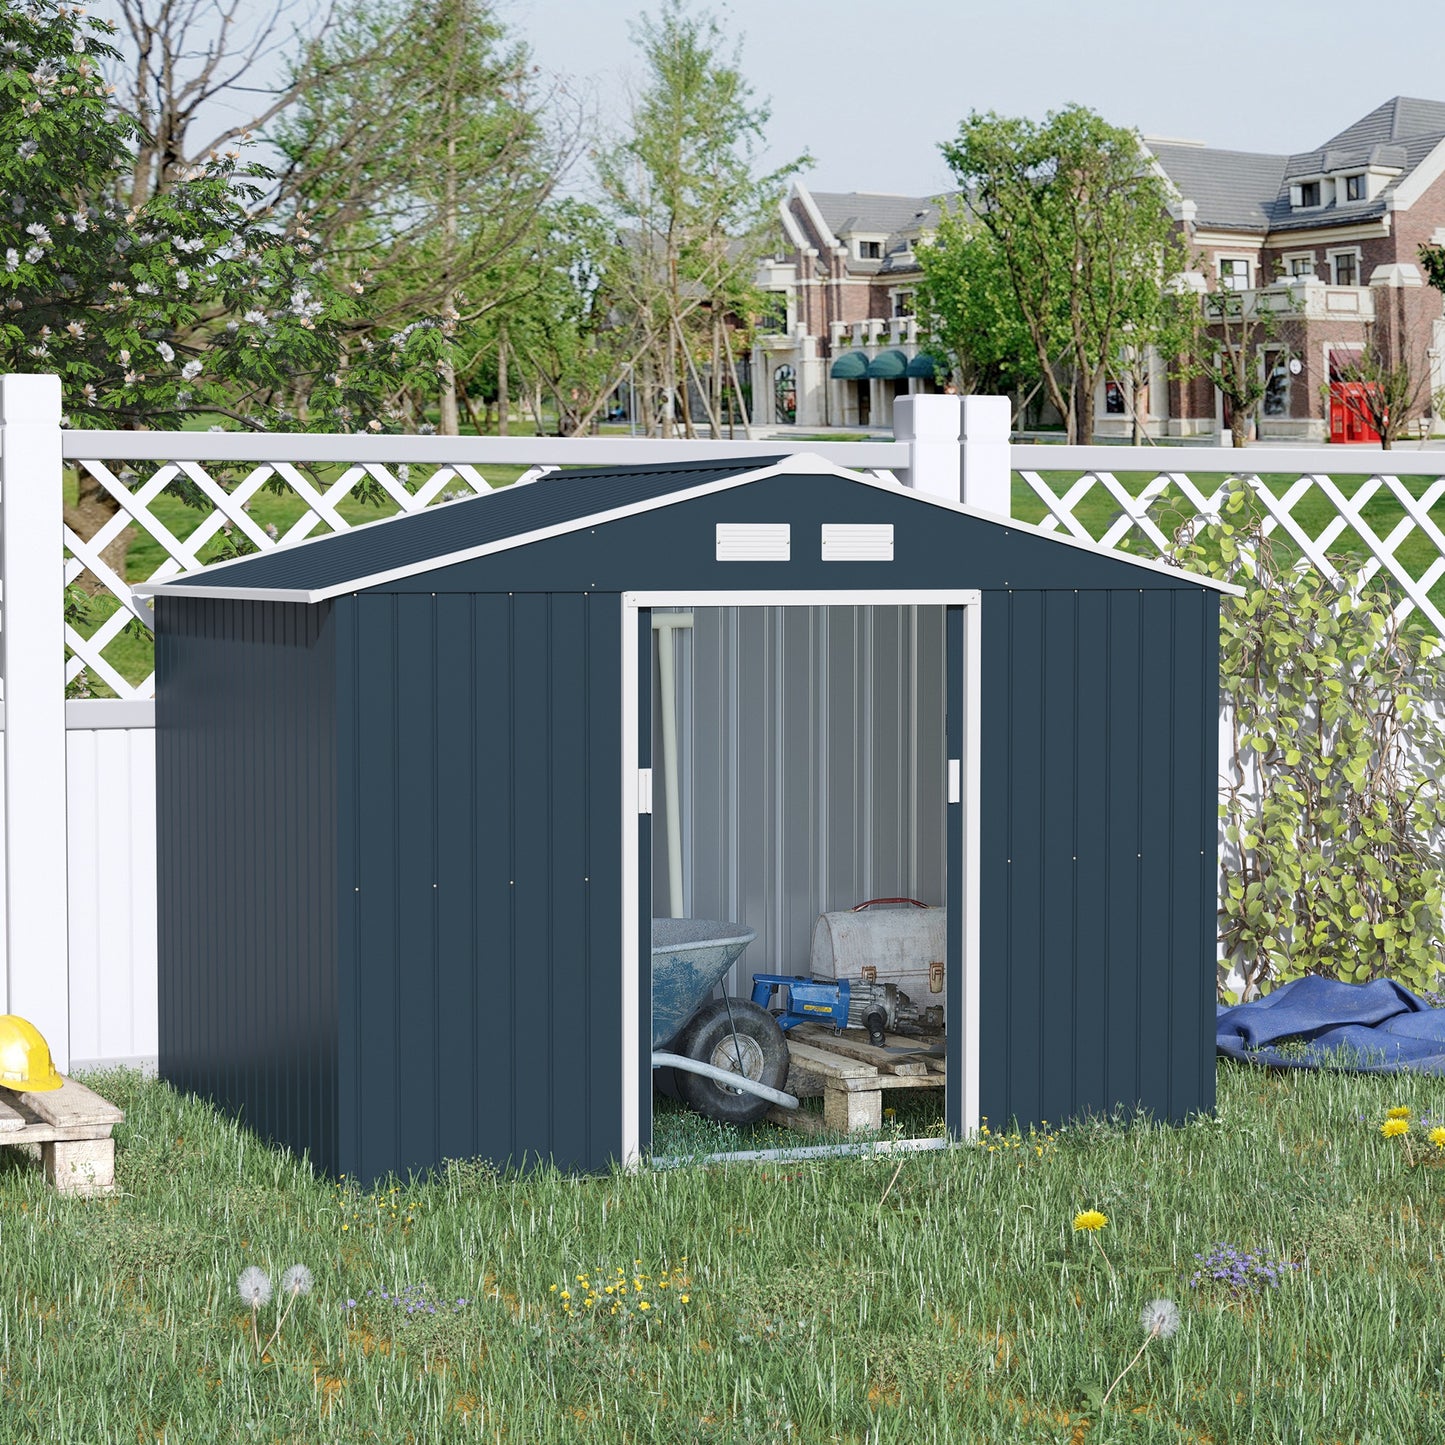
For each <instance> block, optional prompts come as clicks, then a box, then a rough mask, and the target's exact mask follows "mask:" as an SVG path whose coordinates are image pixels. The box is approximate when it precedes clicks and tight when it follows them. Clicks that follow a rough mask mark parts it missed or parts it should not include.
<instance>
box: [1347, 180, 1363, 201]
mask: <svg viewBox="0 0 1445 1445" xmlns="http://www.w3.org/2000/svg"><path fill="white" fill-rule="evenodd" d="M1345 199H1346V200H1347V201H1363V200H1364V199H1365V178H1364V176H1346V177H1345Z"/></svg>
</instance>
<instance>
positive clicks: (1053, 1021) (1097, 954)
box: [980, 589, 1219, 1122]
mask: <svg viewBox="0 0 1445 1445" xmlns="http://www.w3.org/2000/svg"><path fill="white" fill-rule="evenodd" d="M1217 609H1218V596H1217V594H1215V593H1212V592H1206V591H1203V590H1197V591H1196V590H1183V589H1181V590H1173V591H1138V592H1135V591H1125V590H1122V589H1120V590H1118V591H1113V592H1096V591H1079V592H1074V591H1065V590H1059V591H1012V592H987V593H985V594H984V597H983V646H982V667H983V679H982V682H983V692H984V712H983V738H982V747H983V769H982V799H981V805H982V815H981V826H982V835H983V851H982V860H981V893H982V911H981V916H980V928H981V938H980V947H981V955H982V975H981V1001H980V1003H981V1011H982V1017H983V1019H984V1021H985V1027H984V1028H983V1030H982V1035H981V1039H982V1054H981V1099H982V1110H983V1112H984V1113H985V1114H986V1115H988V1117H989V1118H990V1119H993V1120H996V1121H1000V1122H1002V1121H1005V1120H1008V1119H1010V1118H1014V1117H1016V1118H1018V1119H1020V1120H1022V1121H1025V1122H1036V1121H1039V1120H1043V1119H1047V1120H1051V1121H1054V1122H1060V1121H1063V1120H1066V1119H1069V1118H1071V1117H1074V1116H1076V1115H1079V1114H1081V1113H1085V1112H1088V1111H1101V1110H1107V1109H1108V1108H1110V1107H1111V1106H1112V1105H1114V1104H1123V1105H1125V1106H1126V1107H1132V1106H1133V1105H1134V1104H1135V1103H1143V1104H1145V1105H1146V1106H1147V1107H1148V1108H1149V1109H1151V1110H1152V1111H1153V1112H1154V1114H1155V1115H1156V1116H1165V1117H1168V1118H1170V1119H1175V1120H1178V1119H1181V1118H1183V1117H1184V1116H1185V1115H1187V1114H1188V1113H1190V1112H1191V1111H1193V1110H1196V1109H1207V1108H1210V1107H1212V1105H1213V1102H1214V1036H1213V1030H1212V1025H1211V1021H1212V1019H1213V1014H1214V969H1213V962H1214V928H1215V920H1214V909H1215V871H1214V870H1215V851H1214V850H1215V836H1216V833H1215V830H1216V818H1215V815H1214V810H1213V801H1214V798H1215V772H1216V759H1215V748H1214V741H1215V726H1216V723H1215V717H1216V708H1217V705H1218V687H1219V681H1218V679H1219V659H1218V640H1217V633H1216V630H1215V629H1216V619H1217Z"/></svg>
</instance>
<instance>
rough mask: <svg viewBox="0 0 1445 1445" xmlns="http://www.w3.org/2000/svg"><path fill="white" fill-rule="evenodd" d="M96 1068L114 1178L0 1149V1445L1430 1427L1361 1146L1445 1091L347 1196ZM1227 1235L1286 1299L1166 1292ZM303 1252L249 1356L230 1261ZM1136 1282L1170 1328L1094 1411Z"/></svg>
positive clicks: (1127, 1322)
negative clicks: (843, 1153) (104, 1190)
mask: <svg viewBox="0 0 1445 1445" xmlns="http://www.w3.org/2000/svg"><path fill="white" fill-rule="evenodd" d="M88 1082H90V1083H91V1084H92V1086H93V1087H97V1088H99V1089H100V1090H101V1091H102V1092H104V1093H105V1094H107V1095H108V1096H109V1097H111V1098H112V1099H114V1100H115V1101H116V1102H117V1103H119V1104H121V1105H122V1106H123V1107H124V1108H125V1110H126V1111H127V1122H126V1123H125V1124H124V1125H123V1126H122V1127H121V1128H120V1130H119V1131H118V1140H119V1145H118V1149H117V1158H116V1165H117V1170H116V1174H117V1180H118V1182H119V1184H120V1186H121V1189H122V1191H123V1192H121V1193H120V1194H119V1195H117V1196H114V1197H111V1198H108V1199H99V1200H94V1201H85V1200H74V1199H61V1198H59V1197H57V1196H55V1195H54V1194H53V1193H51V1192H50V1191H48V1190H47V1188H46V1187H45V1186H44V1184H43V1181H42V1178H41V1175H40V1171H39V1168H38V1166H36V1165H35V1164H33V1163H32V1162H30V1161H28V1160H25V1159H23V1158H21V1157H20V1156H19V1155H18V1153H17V1151H14V1150H0V1438H3V1439H4V1440H5V1441H6V1442H7V1445H19V1442H30V1441H35V1442H40V1441H44V1442H66V1445H69V1442H87V1445H89V1442H111V1441H117V1442H119V1441H124V1442H127V1445H130V1442H133V1441H137V1440H142V1441H166V1442H176V1445H200V1442H210V1441H235V1440H242V1441H268V1442H270V1441H278V1442H280V1441H284V1442H292V1441H337V1442H348V1445H349V1442H354V1441H363V1440H377V1441H388V1442H390V1441H408V1440H414V1441H450V1440H467V1441H471V1440H477V1441H494V1440H506V1441H517V1442H547V1441H559V1442H560V1441H607V1442H613V1441H634V1440H636V1441H658V1442H676V1441H685V1442H689V1445H691V1442H698V1445H705V1442H724V1441H725V1442H730V1445H760V1442H782V1441H791V1442H807V1445H813V1442H830V1441H847V1442H857V1445H867V1442H878V1445H881V1442H885V1441H900V1442H908V1445H915V1442H924V1441H940V1442H942V1441H949V1442H955V1441H956V1442H963V1441H996V1442H1000V1445H1018V1442H1034V1441H1040V1442H1043V1441H1049V1442H1053V1441H1057V1442H1070V1445H1073V1442H1081V1441H1088V1442H1104V1441H1110V1442H1113V1441H1139V1442H1143V1441H1150V1442H1153V1441H1158V1442H1165V1441H1168V1442H1184V1441H1191V1442H1204V1441H1210V1442H1215V1445H1225V1442H1242V1441H1259V1442H1269V1445H1279V1442H1282V1441H1298V1442H1302V1445H1317V1442H1324V1441H1351V1442H1353V1441H1360V1442H1363V1441H1367V1440H1368V1441H1380V1442H1387V1441H1388V1442H1393V1441H1434V1440H1442V1439H1445V1392H1442V1389H1441V1385H1442V1370H1445V1311H1442V1309H1441V1308H1440V1300H1441V1283H1442V1279H1441V1276H1442V1270H1445V1263H1442V1255H1445V1191H1442V1185H1445V1172H1442V1171H1441V1170H1438V1169H1436V1168H1435V1167H1434V1165H1435V1160H1434V1158H1433V1157H1431V1158H1427V1159H1426V1160H1424V1161H1423V1162H1421V1163H1420V1164H1419V1165H1418V1166H1417V1167H1415V1168H1414V1169H1411V1168H1410V1167H1409V1166H1408V1163H1407V1158H1406V1155H1405V1153H1404V1151H1403V1149H1402V1147H1401V1144H1402V1141H1401V1140H1399V1139H1387V1138H1385V1137H1383V1136H1382V1134H1381V1132H1380V1123H1381V1121H1382V1120H1383V1118H1384V1115H1385V1110H1386V1109H1387V1108H1388V1107H1390V1106H1394V1105H1402V1104H1403V1105H1411V1106H1413V1108H1414V1110H1415V1118H1414V1129H1413V1133H1414V1136H1415V1137H1417V1138H1418V1136H1419V1134H1420V1130H1421V1126H1422V1124H1423V1122H1424V1116H1426V1115H1428V1114H1429V1113H1430V1112H1431V1111H1434V1112H1436V1113H1440V1112H1442V1110H1445V1102H1442V1098H1441V1094H1442V1089H1441V1084H1440V1083H1439V1082H1438V1081H1434V1080H1428V1079H1398V1080H1389V1079H1376V1078H1366V1077H1359V1076H1347V1075H1338V1076H1336V1075H1329V1074H1306V1073H1298V1074H1276V1075H1271V1074H1267V1073H1265V1072H1263V1071H1259V1070H1251V1069H1247V1068H1244V1067H1241V1066H1237V1065H1234V1064H1230V1063H1227V1062H1226V1063H1223V1064H1221V1067H1220V1071H1219V1084H1220V1111H1219V1118H1218V1121H1217V1122H1216V1121H1213V1120H1201V1121H1198V1122H1195V1123H1192V1124H1190V1125H1187V1126H1185V1127H1181V1128H1160V1127H1154V1126H1150V1125H1148V1124H1145V1123H1136V1124H1134V1125H1132V1126H1128V1125H1126V1124H1125V1123H1123V1122H1114V1123H1097V1124H1093V1125H1085V1126H1078V1127H1074V1128H1070V1129H1066V1130H1063V1131H1060V1132H1057V1133H1050V1134H1044V1135H1040V1136H1038V1137H1037V1138H1035V1139H1032V1140H1028V1139H1024V1140H1018V1139H1013V1140H1010V1139H1009V1138H1007V1137H1006V1136H1005V1137H1002V1138H1001V1137H1000V1136H998V1135H993V1136H990V1137H988V1138H987V1139H985V1140H984V1141H983V1144H982V1145H978V1146H970V1147H966V1148H958V1149H954V1150H950V1151H947V1152H941V1153H925V1154H913V1155H908V1156H905V1157H904V1158H903V1162H902V1168H901V1171H900V1172H899V1173H898V1175H897V1178H896V1180H892V1176H893V1175H894V1172H895V1170H896V1169H897V1168H898V1159H897V1158H896V1157H891V1156H888V1155H884V1154H875V1155H872V1156H868V1155H861V1156H854V1157H844V1158H833V1159H825V1160H807V1161H794V1162H785V1163H776V1162H767V1163H760V1164H746V1165H744V1164H714V1165H703V1164H697V1163H693V1164H687V1165H683V1166H680V1167H676V1168H669V1169H658V1170H652V1169H644V1170H642V1171H640V1172H639V1173H637V1174H635V1175H632V1176H624V1175H612V1176H610V1177H604V1178H589V1179H571V1178H566V1177H563V1176H560V1175H558V1174H554V1173H536V1174H533V1175H530V1176H526V1177H521V1178H515V1177H514V1178H499V1177H498V1176H497V1175H495V1174H494V1173H493V1172H492V1171H491V1170H489V1169H488V1168H487V1167H486V1166H484V1165H481V1164H478V1163H461V1164H457V1165H454V1166H450V1167H449V1168H448V1170H447V1172H446V1173H445V1175H444V1176H443V1177H440V1178H437V1179H435V1180H432V1181H430V1182H426V1183H403V1182H396V1183H392V1182H390V1181H388V1182H387V1183H385V1184H383V1185H381V1186H379V1187H377V1188H376V1189H373V1190H370V1191H366V1192H362V1191H359V1190H356V1189H354V1188H352V1187H350V1186H349V1185H348V1184H347V1183H346V1182H345V1181H342V1182H341V1183H340V1184H338V1183H336V1182H333V1181H326V1180H322V1179H318V1178H313V1177H312V1174H311V1172H310V1170H309V1168H307V1167H306V1166H305V1165H304V1164H302V1163H300V1162H298V1161H297V1160H295V1159H294V1158H291V1157H289V1156H286V1155H283V1154H281V1153H278V1152H276V1151H274V1150H271V1149H268V1148H266V1147H265V1146H263V1145H262V1144H260V1143H259V1142H257V1140H256V1139H254V1138H253V1137H252V1136H251V1135H250V1134H248V1133H246V1132H244V1131H242V1130H240V1129H238V1128H236V1127H235V1126H233V1125H232V1124H230V1123H228V1122H225V1121H223V1120H222V1119H220V1118H219V1117H218V1116H217V1115H216V1114H215V1113H214V1112H213V1111H212V1110H211V1109H210V1108H209V1107H207V1106H204V1105H202V1104H199V1103H197V1102H195V1101H194V1100H190V1099H185V1098H181V1097H178V1096H176V1095H175V1094H173V1093H172V1092H171V1091H170V1090H169V1088H168V1087H166V1086H164V1085H162V1084H159V1083H156V1082H154V1081H145V1080H142V1079H141V1078H140V1076H138V1075H136V1074H133V1073H115V1074H107V1075H103V1076H92V1077H91V1078H90V1079H89V1080H88ZM1432 1152H1439V1151H1430V1150H1429V1149H1428V1147H1427V1153H1432ZM890 1180H892V1188H891V1189H890V1188H889V1187H888V1186H889V1184H890ZM885 1195H886V1198H885ZM1087 1209H1097V1210H1100V1211H1102V1212H1103V1213H1104V1214H1105V1215H1107V1217H1108V1224H1107V1227H1105V1228H1103V1229H1102V1230H1100V1231H1099V1232H1098V1233H1097V1234H1095V1235H1091V1234H1088V1233H1083V1232H1077V1231H1076V1230H1075V1229H1074V1227H1073V1221H1074V1217H1075V1215H1076V1214H1077V1213H1078V1212H1080V1211H1083V1210H1087ZM1221 1244H1227V1245H1231V1246H1234V1247H1235V1248H1236V1249H1237V1250H1239V1251H1241V1252H1247V1253H1249V1254H1252V1255H1255V1256H1257V1257H1258V1258H1259V1259H1260V1260H1261V1261H1262V1262H1267V1263H1271V1264H1276V1268H1277V1272H1278V1277H1279V1283H1278V1286H1277V1287H1271V1286H1269V1285H1268V1284H1267V1283H1264V1284H1261V1283H1259V1282H1258V1281H1257V1280H1256V1279H1255V1278H1254V1276H1253V1275H1251V1274H1250V1273H1249V1272H1248V1271H1245V1272H1242V1273H1241V1272H1240V1271H1239V1267H1238V1266H1237V1265H1236V1266H1235V1269H1236V1275H1237V1282H1236V1283H1235V1284H1234V1285H1233V1286H1232V1287H1231V1285H1230V1284H1229V1283H1228V1282H1227V1281H1216V1280H1212V1279H1211V1280H1208V1281H1205V1282H1202V1283H1201V1284H1200V1285H1199V1286H1198V1287H1194V1286H1192V1285H1191V1283H1190V1279H1191V1276H1192V1275H1193V1274H1194V1273H1195V1271H1196V1270H1197V1269H1198V1268H1199V1264H1198V1262H1197V1260H1196V1255H1197V1254H1201V1253H1205V1252H1207V1251H1209V1250H1211V1248H1213V1247H1214V1246H1216V1245H1221ZM1100 1246H1102V1248H1100ZM1276 1262H1279V1263H1276ZM297 1263H300V1264H304V1265H306V1266H308V1267H309V1269H310V1270H311V1271H312V1272H313V1274H314V1280H315V1282H314V1287H313V1288H312V1289H311V1291H310V1292H309V1293H308V1294H305V1295H303V1296H301V1297H300V1298H299V1299H297V1301H296V1302H295V1306H294V1310H293V1312H292V1313H291V1315H290V1317H289V1318H288V1319H287V1321H286V1323H285V1325H284V1328H283V1330H282V1332H281V1335H280V1338H279V1341H278V1342H275V1343H273V1344H271V1345H270V1347H269V1349H268V1350H267V1351H266V1354H265V1357H264V1358H261V1359H258V1358H257V1356H256V1351H255V1348H254V1346H253V1343H252V1337H251V1327H252V1319H251V1314H250V1311H249V1310H248V1309H247V1308H246V1307H244V1306H243V1305H242V1303H241V1301H240V1299H239V1297H238V1293H237V1277H238V1275H239V1274H240V1272H241V1271H242V1270H243V1269H245V1268H247V1267H248V1266H260V1267H261V1268H264V1269H266V1270H267V1271H269V1273H270V1276H271V1278H272V1280H273V1281H277V1282H279V1279H280V1276H281V1273H282V1271H284V1270H285V1269H286V1268H287V1267H288V1266H290V1265H292V1264H297ZM608 1286H610V1287H611V1288H610V1290H609V1289H608ZM624 1287H625V1291H626V1292H625V1293H623V1292H622V1290H623V1288H624ZM564 1292H565V1293H564ZM589 1296H590V1297H592V1298H595V1299H596V1301H597V1303H595V1304H591V1305H589V1304H587V1303H586V1301H587V1299H588V1298H589ZM1156 1297H1166V1298H1169V1299H1172V1300H1174V1301H1176V1302H1177V1304H1178V1306H1179V1310H1180V1314H1181V1317H1182V1320H1181V1323H1180V1326H1179V1329H1178V1333H1177V1334H1175V1335H1174V1337H1173V1338H1172V1339H1162V1338H1160V1339H1155V1340H1153V1341H1152V1342H1150V1343H1149V1344H1148V1346H1147V1348H1146V1349H1145V1350H1144V1353H1143V1356H1142V1358H1141V1359H1139V1361H1138V1363H1137V1364H1136V1365H1135V1366H1134V1368H1133V1369H1131V1370H1130V1371H1129V1373H1128V1374H1127V1375H1125V1376H1124V1379H1123V1381H1122V1383H1121V1384H1120V1385H1119V1386H1118V1388H1117V1389H1116V1390H1115V1392H1114V1395H1113V1397H1112V1398H1111V1399H1110V1401H1109V1403H1108V1406H1107V1408H1106V1409H1105V1410H1104V1412H1103V1414H1102V1417H1101V1413H1100V1409H1099V1405H1098V1401H1099V1398H1100V1396H1101V1395H1102V1394H1103V1392H1104V1391H1105V1390H1106V1389H1107V1388H1108V1386H1109V1384H1110V1382H1111V1381H1113V1380H1114V1378H1115V1377H1116V1376H1117V1375H1118V1374H1119V1372H1120V1371H1121V1370H1123V1369H1124V1367H1125V1366H1126V1365H1127V1364H1128V1363H1129V1361H1130V1360H1131V1358H1133V1357H1134V1356H1135V1354H1136V1352H1137V1351H1138V1350H1139V1348H1140V1346H1141V1345H1143V1344H1144V1342H1145V1338H1146V1337H1145V1334H1144V1331H1143V1329H1142V1327H1141V1324H1140V1312H1141V1310H1142V1309H1143V1308H1144V1306H1145V1305H1146V1304H1148V1302H1149V1301H1151V1300H1153V1299H1155V1298H1156ZM644 1305H646V1308H644ZM275 1319H276V1304H275V1302H274V1301H273V1302H271V1303H270V1304H267V1305H266V1306H265V1307H264V1308H262V1309H261V1310H260V1314H259V1324H260V1327H261V1331H262V1333H261V1340H262V1342H263V1343H264V1341H265V1340H266V1336H267V1333H268V1332H269V1330H270V1329H271V1328H272V1327H274V1324H275Z"/></svg>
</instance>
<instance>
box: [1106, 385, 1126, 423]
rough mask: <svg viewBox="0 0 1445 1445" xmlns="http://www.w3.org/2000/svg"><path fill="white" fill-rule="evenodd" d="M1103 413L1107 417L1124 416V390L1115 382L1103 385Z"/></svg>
mask: <svg viewBox="0 0 1445 1445" xmlns="http://www.w3.org/2000/svg"><path fill="white" fill-rule="evenodd" d="M1104 412H1105V414H1106V415H1108V416H1123V415H1124V388H1123V387H1122V386H1120V385H1119V383H1118V382H1117V381H1106V382H1105V383H1104Z"/></svg>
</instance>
